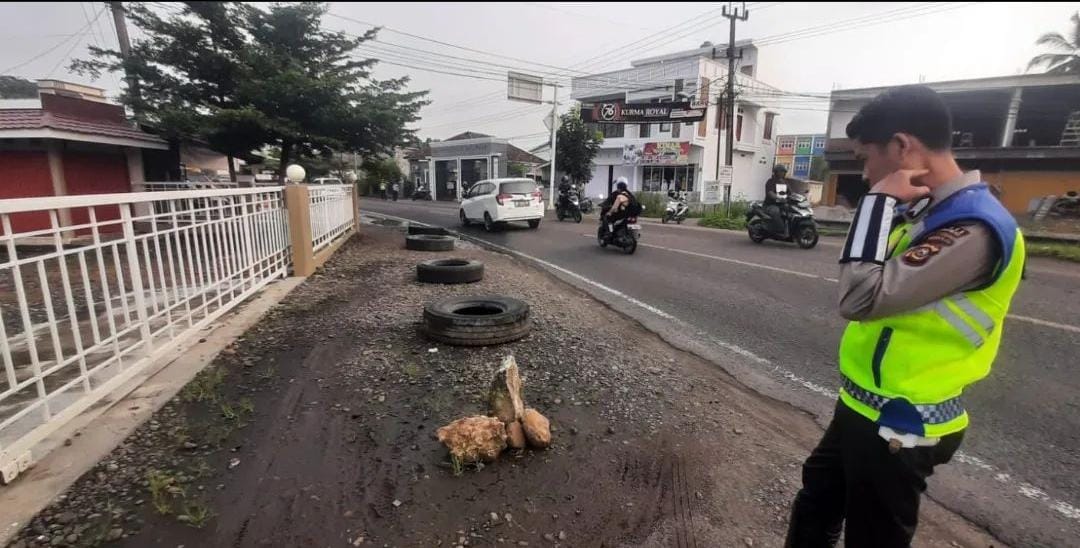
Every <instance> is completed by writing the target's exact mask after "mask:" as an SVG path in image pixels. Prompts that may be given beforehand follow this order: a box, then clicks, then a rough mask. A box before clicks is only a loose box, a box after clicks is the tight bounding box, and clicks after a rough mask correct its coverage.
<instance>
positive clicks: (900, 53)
mask: <svg viewBox="0 0 1080 548" xmlns="http://www.w3.org/2000/svg"><path fill="white" fill-rule="evenodd" d="M167 4H168V3H158V4H157V5H162V6H164V5H167ZM104 5H105V4H104V3H103V2H82V3H78V2H70V3H54V4H45V3H28V2H15V3H2V4H0V41H2V47H0V74H4V73H7V74H14V75H17V76H22V77H25V78H30V79H35V78H46V77H53V78H60V79H68V80H71V81H76V82H83V83H92V82H91V81H89V80H88V79H87V78H84V77H80V76H76V75H69V74H67V72H66V67H67V64H68V59H71V58H73V57H82V56H85V55H86V46H87V44H95V43H103V44H105V45H107V46H109V47H115V45H116V37H115V32H114V30H113V27H112V24H111V17H110V15H109V13H108V12H107V11H106V12H103V13H101V14H100V17H99V18H98V19H97V20H96V21H93V24H91V25H89V26H88V21H92V19H93V17H94V16H96V15H98V13H99V12H101V11H102V10H103V8H104ZM720 5H721V4H720V3H660V4H639V3H633V4H630V3H628V4H610V3H609V4H589V3H531V2H527V3H509V2H507V3H483V4H479V3H438V4H404V3H394V4H379V3H335V4H333V5H332V6H331V12H332V13H335V14H339V15H341V16H344V17H348V18H353V19H357V20H362V21H365V22H368V23H375V24H379V25H383V26H385V27H387V28H386V29H384V30H383V31H382V32H381V34H380V35H379V40H380V41H382V42H385V43H383V44H375V45H373V46H371V47H370V48H367V49H366V50H365V51H366V52H367V53H369V54H370V55H371V56H374V57H380V56H381V57H383V58H384V59H385V60H386V61H387V62H391V61H392V62H396V63H399V64H412V65H414V66H425V67H427V68H434V69H441V70H443V71H445V72H455V73H467V74H469V75H472V76H473V78H469V77H463V76H458V75H450V74H439V73H435V72H430V71H425V70H417V69H415V68H405V67H401V66H393V65H390V64H381V65H380V66H379V67H378V68H377V69H376V76H377V77H381V78H389V77H398V76H403V75H408V76H410V77H411V78H412V87H413V88H414V89H417V90H429V91H430V93H431V95H430V98H431V99H432V101H433V102H432V104H431V105H430V106H429V107H427V108H425V109H424V111H423V120H421V122H420V123H419V128H420V135H421V137H433V138H445V137H449V136H451V135H453V134H455V133H458V132H461V131H465V130H473V131H478V132H482V133H490V134H494V135H498V136H502V137H508V138H514V142H515V143H516V144H518V145H519V146H524V147H527V146H531V145H534V144H536V143H538V142H540V141H543V140H544V137H543V136H541V135H539V134H540V133H542V132H543V131H544V126H543V123H542V117H543V115H544V114H545V107H542V106H532V107H530V106H529V105H527V104H522V103H513V102H510V101H507V100H506V99H505V90H506V84H505V82H497V81H491V80H485V79H480V78H495V79H498V78H500V77H499V76H497V75H496V74H491V73H502V72H503V71H505V70H506V67H507V66H511V67H517V68H519V69H520V70H522V71H523V72H536V73H548V74H552V73H557V74H567V73H568V72H567V71H566V70H563V69H578V70H586V71H594V70H595V71H597V72H603V71H610V70H616V69H619V68H625V67H629V62H630V60H632V59H637V58H641V57H648V56H653V55H658V54H663V53H668V52H674V51H679V50H684V49H688V48H693V47H696V46H698V45H700V44H701V43H702V42H704V41H706V40H709V41H712V42H714V43H716V44H722V43H725V42H726V41H727V35H728V26H727V20H726V19H723V18H721V17H719V13H718V12H716V10H717V9H718V8H719V7H720ZM748 5H749V6H750V18H749V20H748V21H746V22H742V23H740V24H739V25H738V29H737V39H739V40H743V39H753V40H763V39H765V38H766V37H776V36H781V37H782V38H783V39H784V40H786V41H782V42H780V43H775V44H772V45H762V46H761V49H760V53H759V55H760V60H759V67H758V78H759V79H760V80H761V81H763V82H765V83H767V84H770V85H773V86H777V87H779V88H781V89H784V90H786V91H794V92H828V91H829V90H831V89H833V88H834V87H840V88H852V87H867V86H878V85H888V84H902V83H912V82H918V81H919V80H920V79H924V80H925V81H937V80H955V79H964V78H978V77H987V76H1002V75H1011V74H1017V73H1019V72H1021V71H1022V70H1023V69H1024V67H1025V66H1026V63H1027V60H1028V59H1030V58H1031V57H1032V56H1033V55H1034V54H1036V53H1038V52H1039V50H1038V48H1037V47H1036V46H1035V44H1034V42H1035V40H1036V39H1037V38H1038V37H1039V36H1040V35H1041V34H1043V33H1045V32H1048V31H1058V32H1062V33H1065V34H1067V31H1068V26H1069V16H1070V15H1071V14H1072V13H1074V12H1075V11H1076V10H1077V4H1076V3H998V4H991V3H972V2H946V3H925V2H915V3H900V4H893V3H861V4H859V3H846V4H839V3H835V4H833V3H814V4H811V3H801V2H750V3H749V4H748ZM163 9H164V8H163ZM841 23H842V24H841ZM326 24H327V25H328V26H330V27H332V28H337V29H342V30H347V31H349V32H356V33H359V32H362V31H363V30H366V29H367V28H370V27H369V26H367V25H364V24H361V23H357V22H353V21H348V20H344V19H340V18H335V17H327V19H326ZM823 25H828V26H826V27H822V26H823ZM810 28H819V29H820V30H818V31H815V32H813V33H808V32H804V33H803V34H792V33H794V32H796V31H804V30H805V29H810ZM87 29H90V30H91V31H92V32H86V31H87ZM390 29H393V31H400V32H392V31H391V30H390ZM665 29H669V30H665ZM661 31H664V32H661ZM401 32H404V33H408V34H412V35H416V36H418V37H424V38H429V39H433V40H438V41H440V42H445V43H447V44H453V45H455V46H463V47H465V48H469V49H468V50H466V49H459V48H454V47H451V46H447V45H442V44H438V43H434V42H431V41H428V40H424V39H421V38H416V37H412V36H407V35H404V34H401ZM76 33H82V34H77V35H75V34H76ZM657 33H659V34H658V35H656V36H652V37H651V38H649V37H650V35H654V34H657ZM646 38H648V40H645V41H642V40H643V39H646ZM773 39H774V40H779V39H777V38H773ZM633 42H639V43H638V44H637V45H635V46H632V47H622V46H624V45H626V44H630V43H633ZM409 48H411V49H409ZM50 49H51V51H49V50H50ZM417 50H422V51H417ZM472 50H475V51H472ZM478 52H489V53H496V54H498V55H502V56H506V57H494V56H490V55H484V54H483V53H478ZM601 54H603V55H602V56H600V55H601ZM38 56H40V57H38ZM444 56H453V57H457V58H458V59H453V58H449V57H444ZM598 56H600V57H598ZM35 57H37V58H36V59H34V58H35ZM507 57H511V58H515V59H514V60H511V59H508V58H507ZM435 58H441V59H442V61H441V62H439V61H432V60H433V59H435ZM31 59H33V60H32V61H31ZM27 61H29V62H27ZM478 61H482V62H478ZM17 65H22V66H19V67H18V68H15V69H14V70H7V71H6V72H5V70H6V69H9V68H11V67H15V66H17ZM575 74H576V73H575ZM97 84H98V85H100V86H102V87H105V88H107V89H108V91H109V93H110V94H115V93H116V92H118V91H119V89H120V79H119V78H118V77H117V76H116V75H109V76H106V77H105V78H103V79H102V80H100V81H98V82H97ZM561 93H562V94H563V95H562V96H561V97H560V98H561V99H566V98H568V96H569V93H568V90H562V91H561ZM773 106H775V107H779V108H780V111H781V113H782V116H781V122H780V131H781V133H813V132H823V131H824V129H825V128H824V125H825V117H826V113H825V111H826V110H827V107H828V104H827V102H814V101H797V102H791V101H787V102H782V103H776V104H775V105H773ZM562 108H563V109H564V110H565V108H566V105H564V106H563V107H562Z"/></svg>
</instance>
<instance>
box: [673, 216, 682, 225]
mask: <svg viewBox="0 0 1080 548" xmlns="http://www.w3.org/2000/svg"><path fill="white" fill-rule="evenodd" d="M682 221H683V218H682V217H679V218H678V219H675V224H677V225H681V224H682Z"/></svg>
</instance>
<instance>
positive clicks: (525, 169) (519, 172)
mask: <svg viewBox="0 0 1080 548" xmlns="http://www.w3.org/2000/svg"><path fill="white" fill-rule="evenodd" d="M506 172H507V174H509V175H510V176H511V177H524V176H526V175H528V173H529V166H527V165H525V164H523V163H521V162H510V163H509V164H507V166H506Z"/></svg>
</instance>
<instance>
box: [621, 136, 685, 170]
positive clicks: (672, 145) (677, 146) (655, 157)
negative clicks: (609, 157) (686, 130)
mask: <svg viewBox="0 0 1080 548" xmlns="http://www.w3.org/2000/svg"><path fill="white" fill-rule="evenodd" d="M624 156H625V155H624ZM641 163H642V164H645V165H653V166H675V165H683V164H688V163H690V143H689V142H685V141H684V142H677V141H668V142H664V143H645V146H644V147H643V148H642V152H641Z"/></svg>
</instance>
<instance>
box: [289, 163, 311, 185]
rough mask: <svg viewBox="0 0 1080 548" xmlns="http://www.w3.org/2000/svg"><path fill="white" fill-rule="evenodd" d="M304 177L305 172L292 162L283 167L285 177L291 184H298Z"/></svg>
mask: <svg viewBox="0 0 1080 548" xmlns="http://www.w3.org/2000/svg"><path fill="white" fill-rule="evenodd" d="M304 177H307V172H306V171H304V168H303V167H301V166H299V165H297V164H292V165H290V166H289V167H287V168H285V178H286V179H288V180H289V182H291V183H293V184H300V183H301V182H303V181H304Z"/></svg>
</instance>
